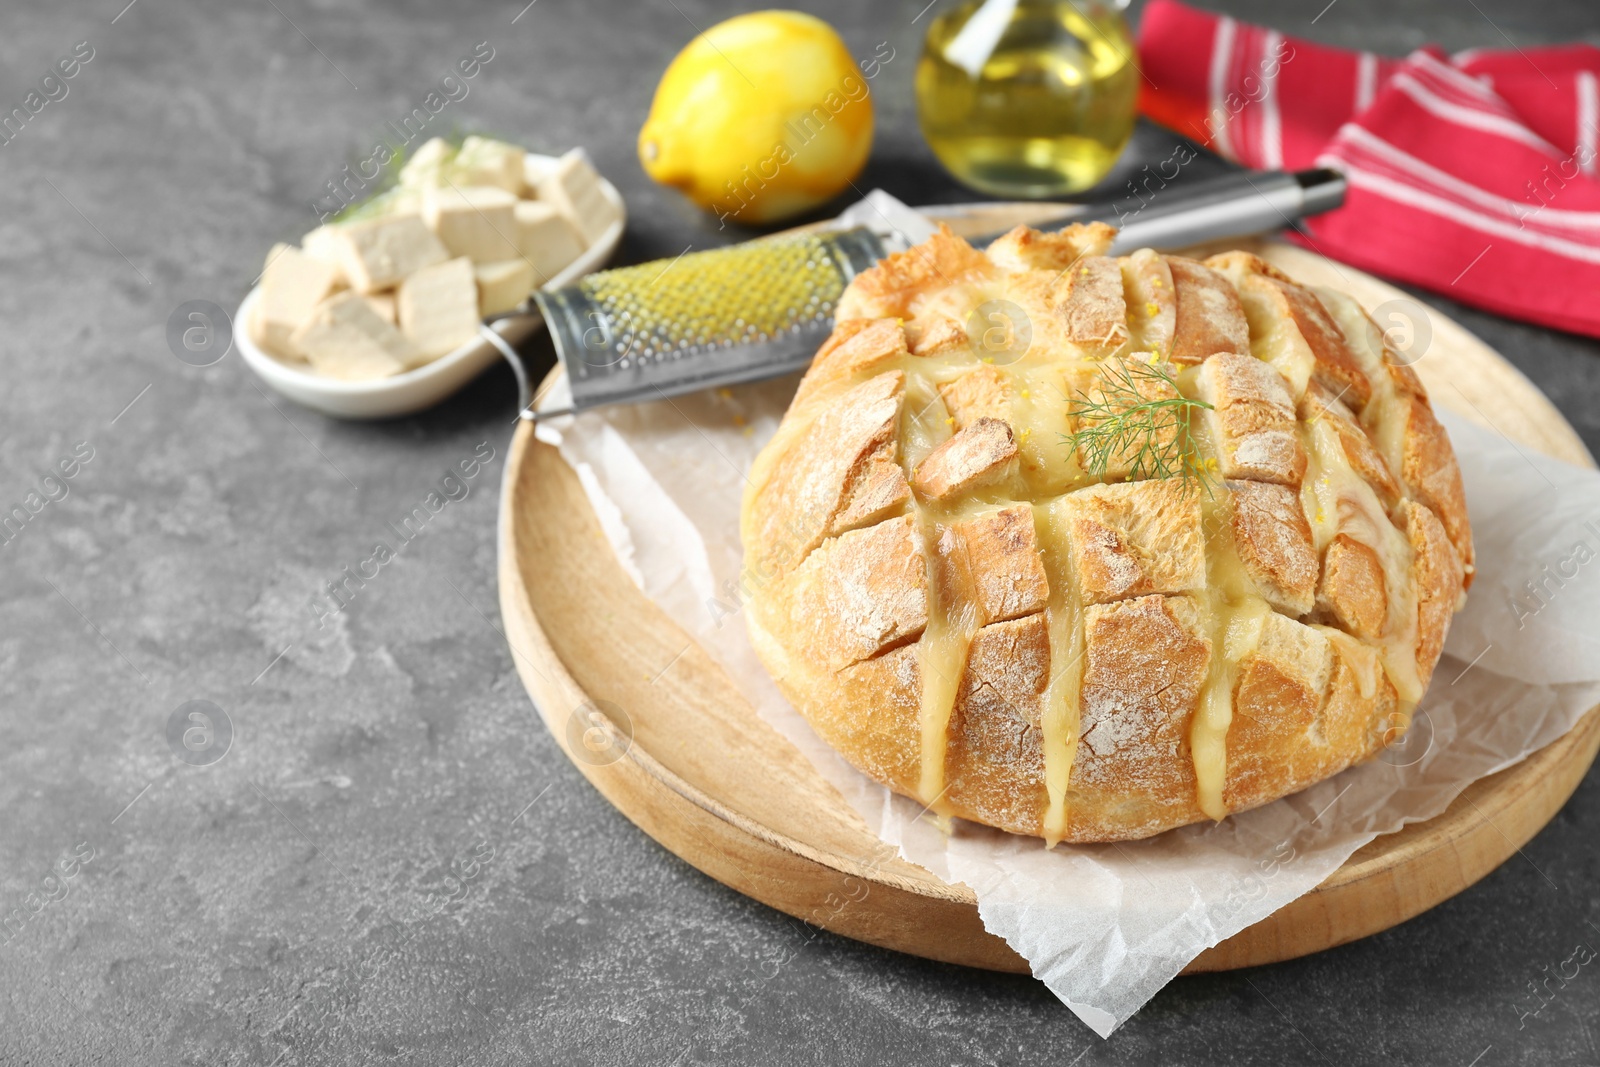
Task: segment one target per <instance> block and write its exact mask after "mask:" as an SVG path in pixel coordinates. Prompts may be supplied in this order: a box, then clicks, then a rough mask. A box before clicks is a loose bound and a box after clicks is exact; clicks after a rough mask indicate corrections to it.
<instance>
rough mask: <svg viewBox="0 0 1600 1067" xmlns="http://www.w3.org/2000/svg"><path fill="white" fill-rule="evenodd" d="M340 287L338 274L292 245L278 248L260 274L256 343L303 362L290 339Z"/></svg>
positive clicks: (275, 353) (254, 327) (253, 332)
mask: <svg viewBox="0 0 1600 1067" xmlns="http://www.w3.org/2000/svg"><path fill="white" fill-rule="evenodd" d="M338 287H339V270H338V268H337V267H334V266H332V265H331V264H328V263H324V262H323V261H322V260H320V259H313V258H312V257H311V256H308V255H306V254H305V253H304V252H302V251H300V249H298V248H295V247H294V246H293V245H275V246H274V247H273V249H272V252H271V254H269V255H268V256H267V268H266V270H264V271H262V272H261V296H260V297H259V298H258V300H259V303H257V304H256V308H255V319H254V321H253V322H252V323H251V325H252V327H253V329H252V331H251V332H252V336H254V338H255V340H256V343H258V344H260V345H261V346H262V347H263V348H265V349H267V350H268V351H270V352H272V353H273V354H274V355H277V356H279V357H280V358H284V359H291V360H303V359H305V355H304V354H303V353H302V352H300V350H299V349H297V348H296V347H295V346H294V344H293V342H292V340H291V338H292V336H293V334H294V331H295V330H296V329H298V328H299V326H300V324H301V323H303V322H305V321H306V320H307V319H309V318H310V317H311V312H312V311H313V310H315V309H316V306H317V305H318V304H320V303H322V302H323V301H324V300H326V299H327V298H328V297H329V296H331V295H332V294H333V292H334V290H336V289H337V288H338Z"/></svg>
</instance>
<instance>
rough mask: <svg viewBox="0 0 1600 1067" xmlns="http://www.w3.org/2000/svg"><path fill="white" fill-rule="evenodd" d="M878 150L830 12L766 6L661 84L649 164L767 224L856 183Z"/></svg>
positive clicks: (692, 53) (685, 57)
mask: <svg viewBox="0 0 1600 1067" xmlns="http://www.w3.org/2000/svg"><path fill="white" fill-rule="evenodd" d="M871 148H872V97H871V94H870V93H869V92H868V86H867V79H866V78H865V77H864V76H863V75H862V73H861V71H860V70H858V69H857V68H856V63H855V60H854V58H853V57H852V56H851V55H850V51H849V49H847V48H846V47H845V43H844V41H843V40H841V39H840V37H839V35H838V34H837V33H835V32H834V29H833V27H832V26H829V25H828V24H827V23H826V22H823V21H822V20H821V19H818V18H814V17H813V16H811V15H806V14H803V13H801V12H798V11H757V12H754V13H752V14H749V15H740V16H738V17H737V18H731V19H729V20H727V21H726V22H720V23H718V24H717V25H715V26H713V27H711V28H710V29H709V30H707V31H706V32H705V33H702V34H701V35H700V36H698V37H696V38H695V39H694V40H693V41H690V42H689V44H688V46H687V47H685V48H684V50H683V51H682V52H679V53H678V55H677V57H676V58H675V59H673V61H672V63H671V64H670V65H669V66H668V67H667V71H666V73H665V74H663V75H662V76H661V84H660V85H658V86H657V87H656V95H655V100H654V101H653V102H652V103H651V105H650V115H649V117H648V118H647V119H645V123H644V128H643V129H641V130H640V131H639V162H640V163H642V164H643V165H644V169H645V172H646V173H647V174H649V175H650V177H651V178H653V179H654V180H655V181H658V182H660V183H662V184H663V185H669V186H672V187H673V188H675V189H678V190H681V191H682V192H683V193H684V195H686V196H687V197H688V198H689V199H690V200H693V201H694V202H695V203H696V204H699V205H700V206H701V207H703V208H706V209H707V210H709V211H714V212H716V214H717V216H718V217H719V218H721V219H724V220H725V221H733V222H738V223H745V224H749V225H760V224H765V223H769V222H776V221H778V220H780V219H785V218H789V217H790V216H793V215H797V214H800V213H801V212H804V211H808V210H810V209H811V208H814V207H816V206H817V205H819V204H822V203H825V202H827V201H828V200H830V199H832V198H833V197H835V196H837V195H838V194H839V193H841V192H842V191H844V190H845V189H846V188H847V187H848V186H849V185H850V183H851V181H852V180H854V178H855V177H856V175H857V174H860V173H861V168H862V167H863V166H865V165H866V162H867V153H868V152H869V151H870V150H871Z"/></svg>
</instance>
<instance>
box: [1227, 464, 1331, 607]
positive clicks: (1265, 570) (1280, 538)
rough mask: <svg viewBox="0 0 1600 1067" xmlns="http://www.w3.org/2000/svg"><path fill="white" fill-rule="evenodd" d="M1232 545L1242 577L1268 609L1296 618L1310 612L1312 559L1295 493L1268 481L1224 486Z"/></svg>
mask: <svg viewBox="0 0 1600 1067" xmlns="http://www.w3.org/2000/svg"><path fill="white" fill-rule="evenodd" d="M1228 495H1229V496H1230V497H1231V498H1232V501H1233V543H1234V548H1235V549H1236V550H1237V551H1238V553H1239V562H1240V563H1241V564H1243V565H1244V569H1245V573H1246V574H1248V575H1249V576H1250V578H1251V580H1252V581H1254V582H1255V585H1256V588H1257V589H1258V590H1259V591H1260V592H1261V596H1262V597H1263V598H1264V599H1265V600H1266V602H1267V603H1268V604H1271V605H1272V607H1273V609H1274V610H1276V611H1281V612H1283V613H1284V614H1285V615H1289V616H1292V617H1295V618H1299V617H1300V616H1301V615H1304V614H1306V613H1307V612H1309V611H1310V610H1311V608H1312V605H1313V603H1314V601H1315V597H1316V589H1317V556H1316V552H1315V551H1313V549H1312V546H1311V524H1310V523H1309V522H1307V521H1306V513H1305V511H1304V510H1303V509H1302V508H1301V506H1300V494H1299V493H1297V492H1295V491H1294V490H1293V489H1290V488H1288V487H1287V486H1282V485H1275V484H1273V483H1271V482H1229V483H1228Z"/></svg>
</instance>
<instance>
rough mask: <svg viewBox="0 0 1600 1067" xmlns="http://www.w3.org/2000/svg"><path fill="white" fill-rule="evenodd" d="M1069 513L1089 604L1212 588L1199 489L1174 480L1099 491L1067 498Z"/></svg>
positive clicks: (1071, 540)
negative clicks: (1207, 577) (1206, 587)
mask: <svg viewBox="0 0 1600 1067" xmlns="http://www.w3.org/2000/svg"><path fill="white" fill-rule="evenodd" d="M1062 506H1063V508H1064V509H1065V512H1066V515H1067V544H1068V546H1069V550H1070V553H1071V558H1072V562H1073V566H1074V568H1075V573H1076V575H1077V580H1078V587H1079V589H1080V590H1081V591H1082V595H1083V599H1084V601H1085V602H1086V603H1089V604H1105V603H1109V602H1111V601H1113V600H1125V599H1128V598H1131V597H1142V596H1148V595H1149V594H1151V593H1193V592H1199V591H1200V590H1201V589H1203V588H1204V587H1205V584H1206V557H1205V535H1204V532H1203V531H1202V529H1201V525H1200V493H1199V491H1198V490H1196V489H1195V488H1194V487H1185V486H1184V485H1182V484H1181V483H1177V482H1172V481H1146V482H1124V483H1122V484H1118V485H1095V486H1090V487H1089V488H1087V489H1083V490H1080V491H1078V492H1076V493H1073V494H1071V495H1069V496H1067V497H1066V498H1064V499H1063V501H1062Z"/></svg>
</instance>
